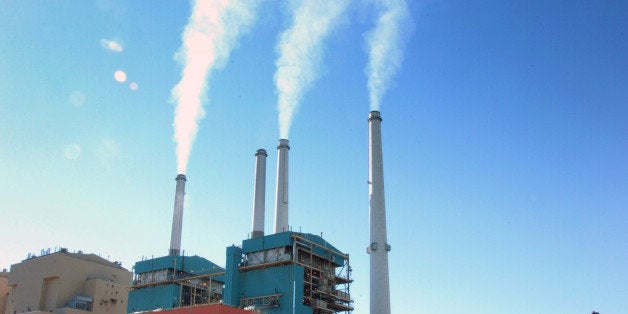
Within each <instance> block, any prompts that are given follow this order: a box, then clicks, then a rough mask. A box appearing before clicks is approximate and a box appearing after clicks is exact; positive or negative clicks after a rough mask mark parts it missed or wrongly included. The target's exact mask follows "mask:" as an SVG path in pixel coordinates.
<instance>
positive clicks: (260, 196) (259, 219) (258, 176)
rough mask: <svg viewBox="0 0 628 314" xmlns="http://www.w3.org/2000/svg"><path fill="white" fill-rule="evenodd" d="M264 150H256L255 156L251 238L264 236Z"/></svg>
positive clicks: (265, 155)
mask: <svg viewBox="0 0 628 314" xmlns="http://www.w3.org/2000/svg"><path fill="white" fill-rule="evenodd" d="M267 156H268V154H266V150H264V149H258V150H257V153H256V154H255V187H254V188H253V223H252V225H253V230H252V231H251V238H259V237H263V236H264V215H265V207H264V206H265V202H266V157H267Z"/></svg>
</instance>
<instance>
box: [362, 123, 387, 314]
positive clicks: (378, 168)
mask: <svg viewBox="0 0 628 314" xmlns="http://www.w3.org/2000/svg"><path fill="white" fill-rule="evenodd" d="M368 121H369V196H370V206H369V221H370V234H371V235H370V239H371V242H370V243H371V244H370V245H369V247H368V249H367V252H368V253H369V254H370V263H371V274H370V275H371V276H370V278H371V283H370V300H371V304H370V308H371V313H373V314H375V313H376V314H389V313H390V287H389V284H388V251H390V245H388V243H387V241H386V208H385V204H384V162H383V158H382V129H381V123H382V118H381V117H380V114H379V111H371V113H370V115H369V120H368Z"/></svg>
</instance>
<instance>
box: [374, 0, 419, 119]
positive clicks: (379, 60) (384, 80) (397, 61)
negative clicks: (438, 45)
mask: <svg viewBox="0 0 628 314" xmlns="http://www.w3.org/2000/svg"><path fill="white" fill-rule="evenodd" d="M375 2H377V5H378V7H379V10H380V14H379V17H378V19H377V23H376V25H375V27H374V28H373V29H372V30H371V31H369V33H368V34H367V35H366V41H367V45H368V50H369V62H368V65H367V67H366V72H367V75H368V89H369V100H370V103H371V110H379V107H380V102H381V99H382V96H383V95H384V93H385V92H386V91H387V90H388V87H389V86H390V84H391V80H392V77H393V76H394V75H395V73H397V71H398V70H399V67H401V63H402V61H403V51H402V44H403V39H404V38H403V36H402V35H403V33H402V28H403V27H404V26H407V25H408V24H410V23H409V20H410V14H409V12H408V5H407V4H406V1H405V0H377V1H375ZM408 28H409V27H408Z"/></svg>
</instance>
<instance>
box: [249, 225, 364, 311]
mask: <svg viewBox="0 0 628 314" xmlns="http://www.w3.org/2000/svg"><path fill="white" fill-rule="evenodd" d="M290 238H291V241H290V242H291V245H290V246H279V247H272V248H268V249H264V250H260V251H255V252H248V253H244V254H243V256H242V261H241V262H240V264H239V267H238V270H239V271H240V272H242V273H246V272H249V271H257V270H261V269H266V268H271V267H281V266H284V265H290V264H293V265H299V266H301V267H302V268H303V275H302V280H303V291H300V292H302V294H301V293H299V295H298V297H299V300H300V302H301V303H302V304H303V305H305V306H309V307H311V308H312V313H314V314H322V313H339V312H347V313H350V312H351V311H353V304H352V303H353V300H351V296H350V286H351V283H352V282H353V280H352V279H351V266H350V264H349V255H348V254H343V253H341V252H338V251H337V250H335V249H334V248H332V247H329V246H327V245H322V244H320V243H317V242H315V241H312V240H309V239H307V238H306V237H305V236H304V235H302V234H299V233H292V234H291V235H290ZM322 242H324V241H322ZM298 278H301V275H300V274H299V275H298ZM280 297H281V294H279V293H278V294H271V295H264V296H254V297H248V296H247V297H244V296H242V297H241V298H240V307H242V308H245V307H249V306H253V307H255V308H260V309H261V308H269V307H278V305H279V303H280V302H279V301H280V300H279V298H280Z"/></svg>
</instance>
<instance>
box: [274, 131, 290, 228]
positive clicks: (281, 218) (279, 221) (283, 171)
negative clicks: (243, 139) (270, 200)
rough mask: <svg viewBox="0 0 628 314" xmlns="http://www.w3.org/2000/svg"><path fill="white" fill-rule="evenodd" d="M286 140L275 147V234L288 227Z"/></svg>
mask: <svg viewBox="0 0 628 314" xmlns="http://www.w3.org/2000/svg"><path fill="white" fill-rule="evenodd" d="M289 150H290V146H288V140H286V139H280V140H279V146H277V197H276V198H275V233H280V232H284V231H289V230H290V229H289V225H288V151H289Z"/></svg>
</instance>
